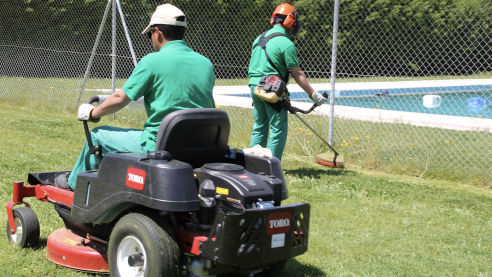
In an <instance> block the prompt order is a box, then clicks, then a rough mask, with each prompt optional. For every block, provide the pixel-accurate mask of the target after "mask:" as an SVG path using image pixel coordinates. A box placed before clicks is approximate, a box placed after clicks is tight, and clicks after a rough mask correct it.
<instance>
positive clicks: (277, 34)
mask: <svg viewBox="0 0 492 277" xmlns="http://www.w3.org/2000/svg"><path fill="white" fill-rule="evenodd" d="M266 33H267V31H265V32H263V33H262V34H261V36H260V39H259V40H258V42H257V43H256V44H255V45H253V48H255V47H256V46H260V47H261V48H263V50H264V51H265V55H266V58H267V60H268V62H269V63H270V65H271V66H272V67H273V68H274V69H275V70H276V71H277V72H278V75H279V76H280V78H282V80H283V81H284V82H285V83H286V84H287V83H288V82H289V71H288V70H286V72H285V74H284V76H283V77H282V74H281V73H280V70H279V69H278V68H277V66H276V65H275V64H274V63H273V61H272V59H270V56H268V53H267V50H266V45H267V43H268V41H269V40H271V39H272V38H274V37H280V36H283V37H286V36H285V35H284V34H282V33H280V32H275V33H272V34H270V35H269V36H265V35H266Z"/></svg>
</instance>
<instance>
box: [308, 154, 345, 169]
mask: <svg viewBox="0 0 492 277" xmlns="http://www.w3.org/2000/svg"><path fill="white" fill-rule="evenodd" d="M315 159H316V162H317V163H319V164H321V165H324V166H329V167H334V168H343V167H344V161H343V157H342V156H340V155H336V154H334V153H332V152H324V153H320V154H318V155H316V157H315Z"/></svg>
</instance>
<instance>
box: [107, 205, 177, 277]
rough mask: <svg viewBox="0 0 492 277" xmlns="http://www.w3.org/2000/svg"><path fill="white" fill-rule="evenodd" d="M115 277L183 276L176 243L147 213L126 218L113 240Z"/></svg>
mask: <svg viewBox="0 0 492 277" xmlns="http://www.w3.org/2000/svg"><path fill="white" fill-rule="evenodd" d="M108 258H109V269H110V272H111V275H112V276H135V275H138V273H140V274H141V273H143V275H142V276H149V277H152V276H179V273H180V251H179V248H178V245H177V243H176V241H174V240H173V239H172V238H171V236H170V235H169V234H168V233H167V232H166V231H164V229H163V228H161V227H160V226H159V225H157V224H156V223H155V222H154V221H153V220H152V219H150V218H149V217H147V216H146V215H143V214H137V213H131V214H128V215H125V216H124V217H122V218H121V219H120V220H119V221H118V222H117V223H116V225H115V227H114V229H113V231H112V232H111V236H110V238H109V246H108Z"/></svg>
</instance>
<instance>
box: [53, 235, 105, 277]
mask: <svg viewBox="0 0 492 277" xmlns="http://www.w3.org/2000/svg"><path fill="white" fill-rule="evenodd" d="M82 241H84V244H82ZM98 248H101V249H98ZM46 249H47V255H46V257H47V259H48V260H50V261H51V262H53V263H55V264H58V265H61V266H64V267H69V268H74V269H78V270H82V271H87V272H95V273H108V272H109V266H108V262H107V258H106V254H105V253H103V251H104V252H105V249H104V247H97V246H96V245H95V244H94V243H93V242H91V241H89V240H87V239H84V238H82V237H80V236H77V235H75V234H74V233H72V232H71V231H69V230H67V229H65V228H60V229H58V230H56V231H54V232H53V233H52V234H51V235H49V236H48V243H47V247H46Z"/></svg>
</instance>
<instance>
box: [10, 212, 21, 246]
mask: <svg viewBox="0 0 492 277" xmlns="http://www.w3.org/2000/svg"><path fill="white" fill-rule="evenodd" d="M14 228H15V234H12V232H11V233H10V237H11V238H12V241H13V242H14V243H15V244H20V240H21V239H22V222H20V220H19V219H18V218H15V219H14Z"/></svg>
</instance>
